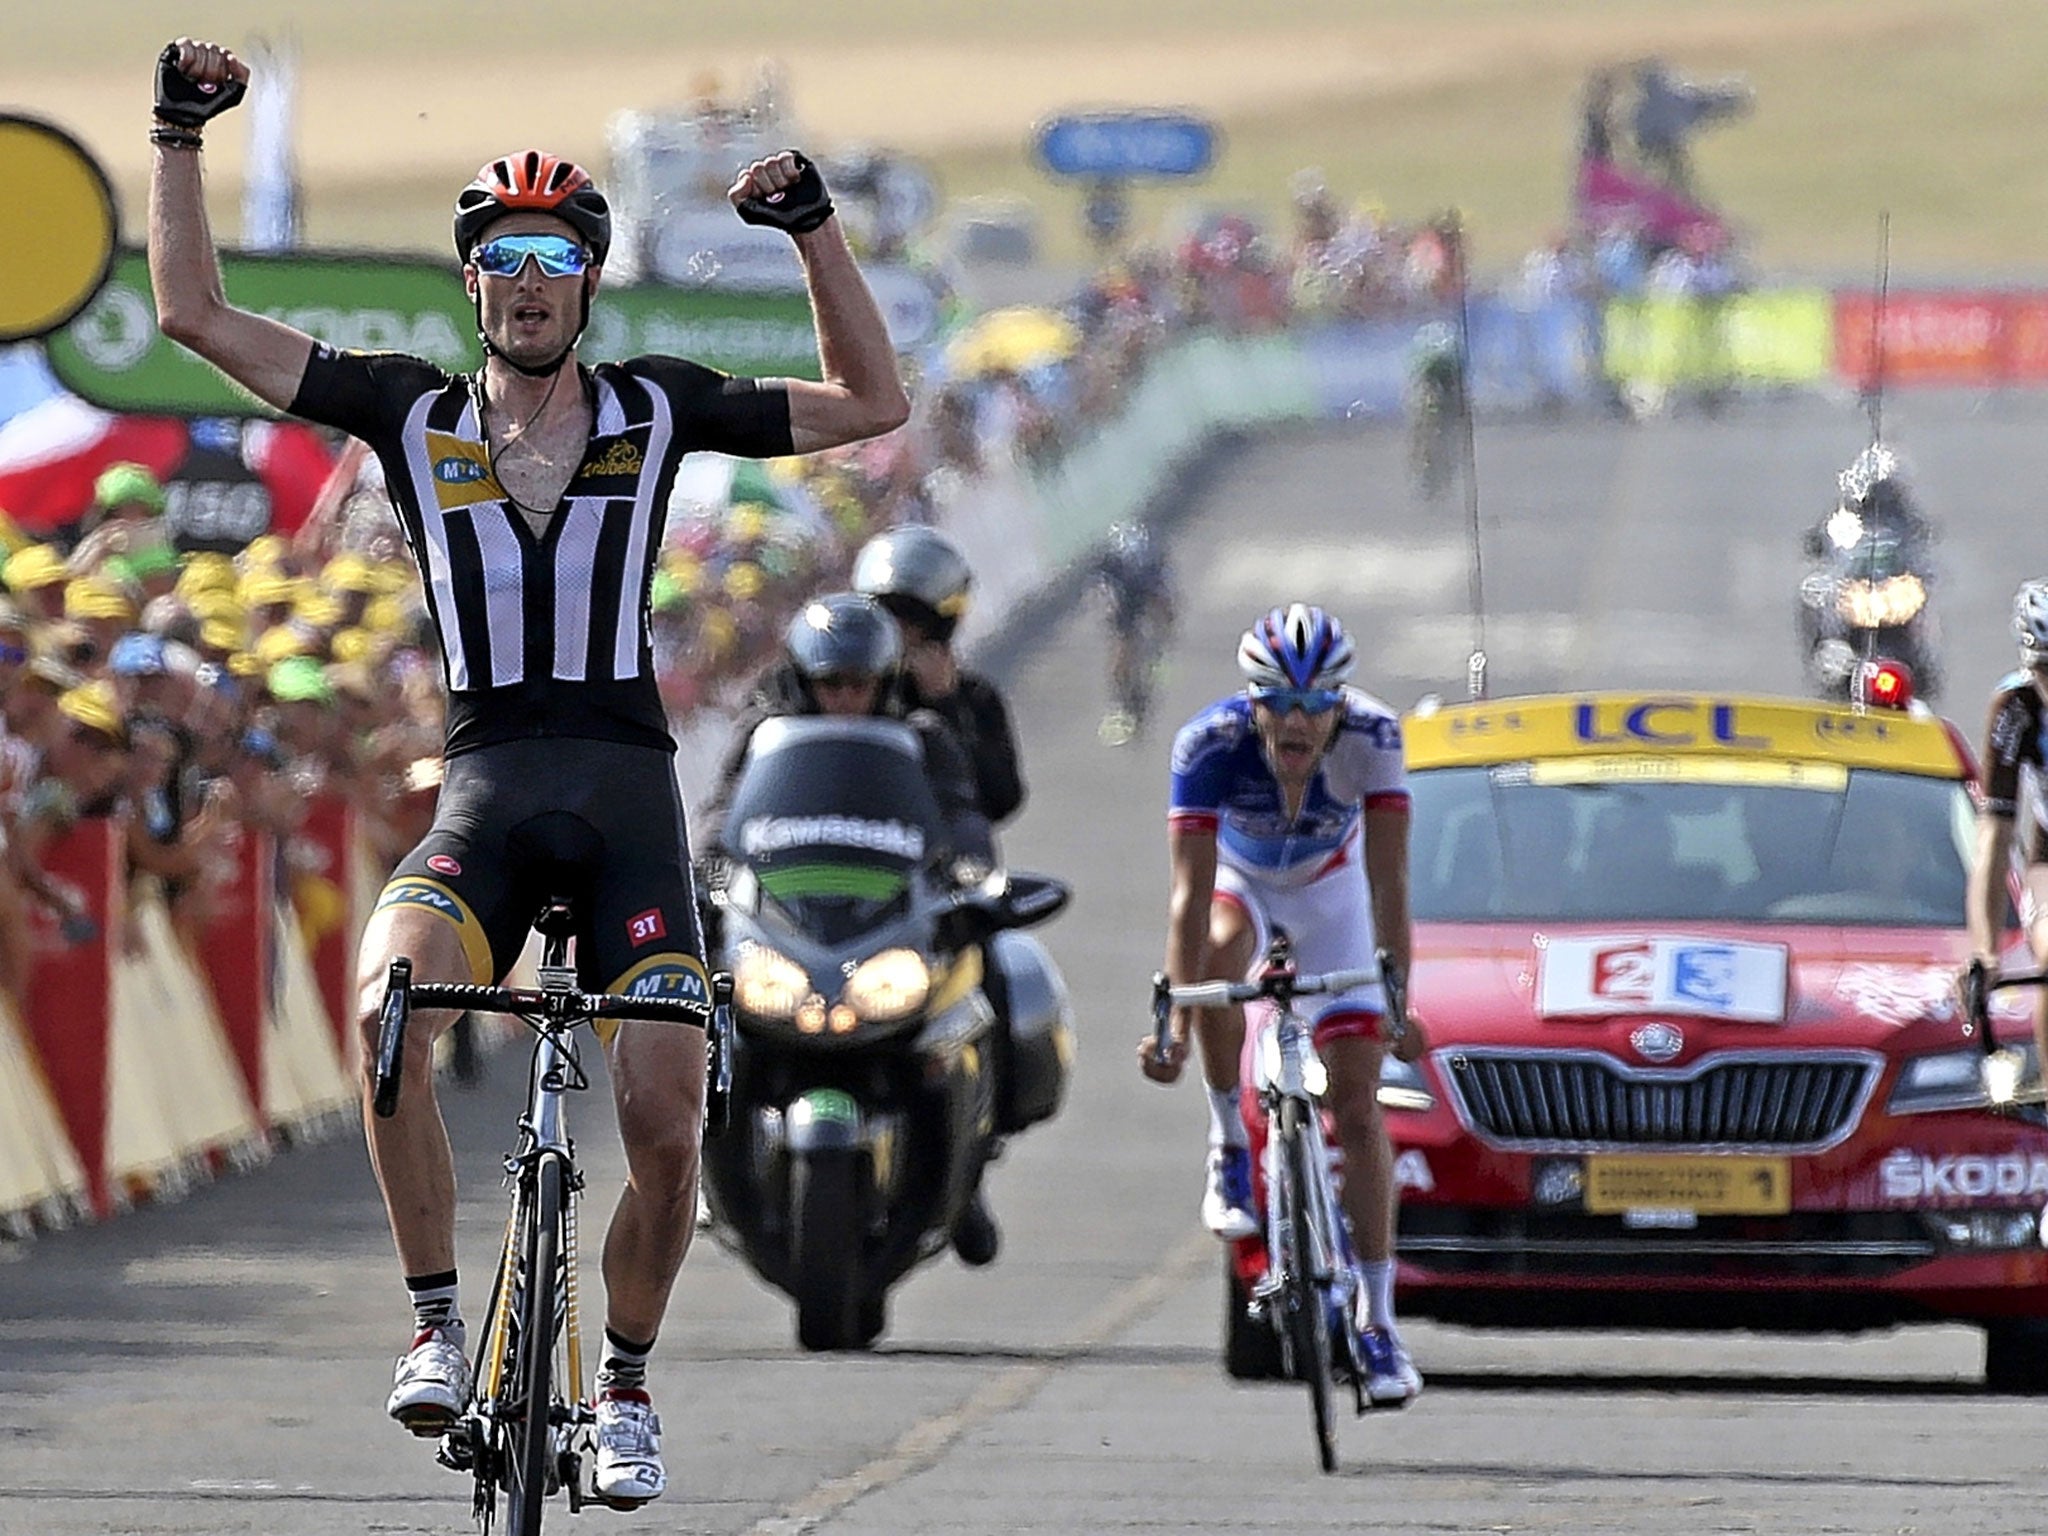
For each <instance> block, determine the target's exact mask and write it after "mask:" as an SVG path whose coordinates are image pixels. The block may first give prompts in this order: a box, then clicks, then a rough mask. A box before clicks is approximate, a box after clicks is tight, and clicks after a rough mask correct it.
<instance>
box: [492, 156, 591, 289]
mask: <svg viewBox="0 0 2048 1536" xmlns="http://www.w3.org/2000/svg"><path fill="white" fill-rule="evenodd" d="M527 212H530V213H551V214H553V215H554V216H555V217H556V218H558V219H560V220H561V221H562V222H563V223H565V224H567V225H568V226H569V227H570V228H571V229H573V230H575V231H576V233H577V234H578V235H579V236H581V237H582V240H583V243H584V244H585V245H587V246H589V247H590V259H591V262H592V263H593V264H594V265H598V266H602V265H603V264H604V258H605V254H606V252H608V251H609V250H610V249H611V245H612V210H611V204H609V203H607V202H606V201H605V198H604V194H603V193H602V192H600V191H598V190H597V185H596V183H594V182H593V181H591V179H590V174H589V172H587V171H585V170H584V169H583V167H582V166H580V165H578V164H577V163H576V162H575V161H573V160H565V159H563V158H562V157H561V156H560V155H551V154H549V153H547V152H546V151H545V150H539V149H529V150H523V151H521V152H520V153H519V154H516V155H506V156H505V157H504V158H502V159H499V160H493V161H491V162H490V163H489V164H488V165H485V166H483V167H482V168H481V169H480V170H478V171H477V173H476V179H475V180H474V181H472V182H470V184H469V185H468V186H466V187H464V188H463V189H462V190H461V191H460V192H458V193H457V194H456V196H455V254H456V256H457V257H458V258H459V259H461V260H463V261H468V260H469V257H470V253H471V252H472V251H474V250H475V249H476V247H477V243H478V242H479V241H480V240H481V239H482V238H483V233H484V231H485V230H486V229H488V228H490V226H491V225H492V224H494V223H496V222H497V221H498V220H499V219H501V218H503V217H504V216H505V215H506V214H508V213H527Z"/></svg>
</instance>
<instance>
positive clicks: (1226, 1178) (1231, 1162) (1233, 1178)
mask: <svg viewBox="0 0 2048 1536" xmlns="http://www.w3.org/2000/svg"><path fill="white" fill-rule="evenodd" d="M1202 1225H1203V1226H1205V1227H1207V1228H1208V1229H1209V1230H1210V1231H1211V1232H1214V1233H1215V1234H1216V1235H1217V1236H1218V1237H1220V1238H1222V1239H1223V1240H1224V1241H1225V1242H1226V1243H1234V1242H1236V1241H1237V1240H1238V1239H1239V1238H1245V1237H1257V1236H1258V1235H1259V1218H1258V1217H1257V1216H1256V1215H1255V1214H1253V1212H1252V1155H1251V1153H1250V1152H1249V1151H1247V1150H1246V1149H1245V1148H1243V1147H1211V1148H1210V1149H1209V1174H1208V1182H1207V1184H1206V1185H1204V1187H1203V1189H1202Z"/></svg>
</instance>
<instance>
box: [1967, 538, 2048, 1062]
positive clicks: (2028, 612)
mask: <svg viewBox="0 0 2048 1536" xmlns="http://www.w3.org/2000/svg"><path fill="white" fill-rule="evenodd" d="M2012 629H2013V638H2014V639H2016V640H2017V641H2018V642H2019V650H2020V670H2018V671H2017V672H2014V673H2012V674H2011V675H2010V676H2009V677H2006V678H2004V679H2003V680H2002V681H2000V683H1999V685H1998V687H1997V688H1996V689H1995V690H1994V691H1993V693H1992V695H1991V716H1990V720H1989V723H1988V724H1987V725H1986V727H1985V731H1984V755H1983V757H1982V759H1981V761H1982V762H1983V764H1984V798H1983V802H1982V805H1981V806H1980V808H1979V810H1978V813H1977V851H1976V855H1975V857H1974V858H1973V859H1972V860H1971V863H1970V883H1969V905H1968V911H1967V917H1968V921H1969V926H1970V948H1971V950H1972V952H1973V953H1974V954H1975V956H1976V958H1977V959H1979V960H1981V961H1982V962H1983V963H1984V965H1985V966H1986V967H1987V968H1988V969H1989V970H1991V971H1992V972H1993V973H1994V974H1995V973H1996V972H1997V970H1998V939H1999V934H2000V932H2001V931H2002V930H2003V928H2004V926H2005V924H2004V921H2003V919H2004V916H2005V910H2006V900H2007V896H2006V890H2007V886H2006V878H2007V875H2008V873H2009V872H2010V871H2011V869H2012V865H2013V859H2012V853H2013V836H2014V833H2015V831H2017V833H2018V835H2019V852H2020V865H2021V868H2020V912H2019V916H2020V926H2021V928H2022V929H2023V930H2025V933H2026V938H2027V946H2028V948H2030V949H2031V950H2032V951H2033V953H2034V960H2035V963H2036V964H2038V965H2042V966H2048V777H2044V768H2043V763H2044V760H2048V581H2042V580H2039V579H2036V580H2032V581H2025V582H2022V583H2020V589H2019V591H2018V592H2017V593H2016V594H2014V596H2013V605H2012ZM2034 1050H2035V1061H2036V1063H2037V1069H2038V1064H2040V1063H2048V988H2035V989H2034ZM2027 1086H2028V1087H2030V1088H2031V1087H2033V1086H2035V1085H2034V1084H2028V1085H2027Z"/></svg>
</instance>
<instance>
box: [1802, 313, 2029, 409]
mask: <svg viewBox="0 0 2048 1536" xmlns="http://www.w3.org/2000/svg"><path fill="white" fill-rule="evenodd" d="M2008 307H2009V302H2008V298H2007V296H2006V295H2004V294H1997V293H1911V292H1906V293H1899V292H1894V293H1892V294H1891V295H1890V296H1889V297H1888V298H1887V300H1886V303H1885V317H1884V358H1883V369H1884V380H1885V382H1886V383H1887V384H1989V383H1994V382H1997V381H1998V380H2000V379H2002V378H2003V377H2004V374H2003V371H2002V360H2003V356H2004V350H2005V349H2004V336H2005V329H2006V312H2007V309H2008ZM1874 309H1875V303H1874V301H1873V299H1872V297H1871V295H1870V294H1868V293H1839V294H1836V295H1835V372H1836V373H1837V374H1838V375H1840V376H1841V377H1842V378H1844V379H1847V380H1849V381H1850V382H1851V383H1854V384H1856V385H1858V386H1860V387H1864V388H1868V387H1869V385H1870V384H1871V382H1872V380H1873V379H1874V378H1875V376H1876V365H1877V362H1878V359H1877V357H1876V356H1875V354H1874V353H1873V352H1872V350H1871V345H1870V333H1871V315H1872V312H1873V310H1874Z"/></svg>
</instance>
